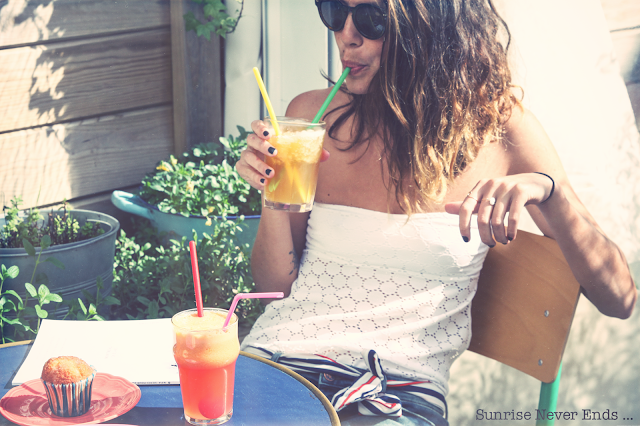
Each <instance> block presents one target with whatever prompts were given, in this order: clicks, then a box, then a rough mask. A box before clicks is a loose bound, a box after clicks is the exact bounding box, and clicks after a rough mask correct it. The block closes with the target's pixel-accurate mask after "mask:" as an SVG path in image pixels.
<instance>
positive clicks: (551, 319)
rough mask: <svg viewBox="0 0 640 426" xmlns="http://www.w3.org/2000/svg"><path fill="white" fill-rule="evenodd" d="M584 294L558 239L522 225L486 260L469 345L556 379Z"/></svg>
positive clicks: (546, 379) (539, 376)
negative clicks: (522, 229)
mask: <svg viewBox="0 0 640 426" xmlns="http://www.w3.org/2000/svg"><path fill="white" fill-rule="evenodd" d="M579 297H580V285H579V284H578V282H577V281H576V279H575V278H574V276H573V273H572V272H571V269H570V268H569V265H568V264H567V262H566V260H565V258H564V256H563V254H562V252H561V250H560V248H559V247H558V244H557V243H556V242H555V241H554V240H552V239H551V238H547V237H543V236H540V235H535V234H531V233H528V232H525V231H518V235H517V237H516V239H515V240H513V241H511V242H510V243H509V244H507V245H502V244H497V245H496V246H495V247H494V248H492V249H490V250H489V253H488V255H487V258H486V260H485V262H484V266H483V268H482V272H481V274H480V280H479V282H478V292H477V294H476V296H475V298H474V299H473V303H472V305H471V323H472V333H473V334H472V338H471V343H470V346H469V350H471V351H473V352H476V353H478V354H481V355H484V356H486V357H489V358H492V359H494V360H496V361H499V362H501V363H503V364H507V365H509V366H511V367H513V368H516V369H518V370H520V371H522V372H524V373H526V374H528V375H530V376H533V377H535V378H536V379H538V380H540V381H542V382H544V383H550V382H552V381H553V380H554V379H555V378H556V376H557V374H558V369H559V368H560V363H561V361H562V354H563V352H564V348H565V345H566V343H567V339H568V337H569V329H570V328H571V322H572V320H573V316H574V313H575V309H576V306H577V303H578V298H579Z"/></svg>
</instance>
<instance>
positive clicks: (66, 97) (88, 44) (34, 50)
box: [0, 28, 172, 132]
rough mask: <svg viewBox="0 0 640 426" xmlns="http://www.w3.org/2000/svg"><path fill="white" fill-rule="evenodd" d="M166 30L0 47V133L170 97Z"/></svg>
mask: <svg viewBox="0 0 640 426" xmlns="http://www.w3.org/2000/svg"><path fill="white" fill-rule="evenodd" d="M170 50H171V48H170V29H168V28H167V29H158V30H151V31H145V32H141V33H133V34H125V35H119V36H112V37H100V38H91V39H85V40H75V41H68V42H62V43H54V44H52V45H40V46H27V47H20V48H15V49H7V50H0V132H4V131H9V130H17V129H21V128H27V127H33V126H38V125H45V124H53V123H57V122H60V121H63V120H65V121H66V120H73V119H79V118H82V117H87V116H94V115H102V114H108V113H111V112H114V111H119V110H124V109H132V108H139V107H144V106H149V105H154V104H160V103H164V102H170V101H171V97H172V95H171V51H170Z"/></svg>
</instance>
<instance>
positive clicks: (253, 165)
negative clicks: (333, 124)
mask: <svg viewBox="0 0 640 426" xmlns="http://www.w3.org/2000/svg"><path fill="white" fill-rule="evenodd" d="M251 130H253V132H254V133H252V134H250V135H249V136H248V137H247V148H246V149H245V150H244V151H242V154H241V155H240V160H238V162H237V163H236V170H237V171H238V174H240V176H241V177H242V178H243V179H244V180H246V181H247V183H249V185H251V186H253V187H254V188H256V189H257V190H259V191H261V190H263V189H264V186H265V184H266V183H267V182H268V179H269V178H271V177H273V175H274V173H275V171H274V170H273V169H272V168H271V167H269V165H268V164H267V163H265V158H266V157H275V156H276V155H278V151H277V150H276V148H275V147H274V146H273V145H271V144H270V143H269V139H271V136H273V135H272V130H270V129H269V128H268V127H267V126H266V124H265V123H264V122H263V121H260V120H256V121H254V122H253V123H251ZM328 158H329V151H327V150H325V149H323V150H322V154H321V155H320V161H321V162H322V161H326V160H327V159H328Z"/></svg>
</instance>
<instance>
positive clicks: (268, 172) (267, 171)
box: [265, 169, 273, 176]
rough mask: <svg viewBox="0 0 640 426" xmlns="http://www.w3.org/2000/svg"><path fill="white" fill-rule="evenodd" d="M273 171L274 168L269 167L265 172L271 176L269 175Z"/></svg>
mask: <svg viewBox="0 0 640 426" xmlns="http://www.w3.org/2000/svg"><path fill="white" fill-rule="evenodd" d="M272 171H273V170H271V169H267V170H266V171H265V173H266V174H267V176H269V175H270V174H271V172H272Z"/></svg>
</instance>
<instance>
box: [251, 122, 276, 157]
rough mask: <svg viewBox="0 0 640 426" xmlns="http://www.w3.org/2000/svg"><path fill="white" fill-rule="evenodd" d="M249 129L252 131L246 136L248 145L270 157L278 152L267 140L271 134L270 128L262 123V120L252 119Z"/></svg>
mask: <svg viewBox="0 0 640 426" xmlns="http://www.w3.org/2000/svg"><path fill="white" fill-rule="evenodd" d="M251 129H252V130H253V132H254V133H253V134H251V135H249V136H248V137H247V146H248V147H250V148H253V149H255V150H256V151H258V152H260V153H262V154H263V155H265V156H269V157H272V156H274V155H276V154H277V153H278V152H277V150H276V148H275V147H274V146H273V145H271V144H270V143H269V142H268V140H269V139H270V138H271V136H272V134H271V133H270V129H269V128H268V127H267V126H266V125H265V124H264V122H262V121H260V120H256V121H254V122H253V123H251Z"/></svg>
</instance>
